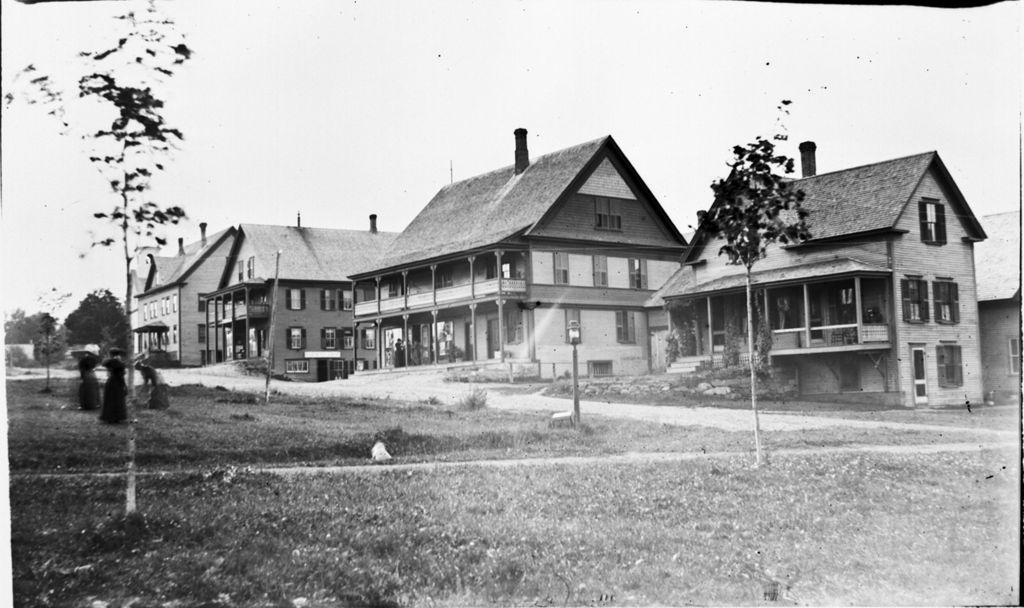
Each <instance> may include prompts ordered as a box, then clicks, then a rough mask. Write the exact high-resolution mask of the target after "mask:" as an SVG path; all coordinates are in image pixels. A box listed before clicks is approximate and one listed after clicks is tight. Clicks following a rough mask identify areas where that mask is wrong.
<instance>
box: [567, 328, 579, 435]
mask: <svg viewBox="0 0 1024 608" xmlns="http://www.w3.org/2000/svg"><path fill="white" fill-rule="evenodd" d="M579 343H580V322H579V321H569V344H572V424H573V426H575V427H577V428H579V426H580V383H579V355H578V354H577V352H576V346H577V345H579Z"/></svg>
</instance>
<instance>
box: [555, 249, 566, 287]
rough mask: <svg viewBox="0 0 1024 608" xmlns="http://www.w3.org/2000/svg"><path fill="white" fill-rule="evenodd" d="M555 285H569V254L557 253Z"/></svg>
mask: <svg viewBox="0 0 1024 608" xmlns="http://www.w3.org/2000/svg"><path fill="white" fill-rule="evenodd" d="M555 284H556V285H568V284H569V254H568V253H563V252H561V251H556V252H555Z"/></svg>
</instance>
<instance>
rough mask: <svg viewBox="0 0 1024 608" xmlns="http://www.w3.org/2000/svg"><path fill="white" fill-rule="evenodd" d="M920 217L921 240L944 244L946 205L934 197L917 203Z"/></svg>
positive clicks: (933, 243)
mask: <svg viewBox="0 0 1024 608" xmlns="http://www.w3.org/2000/svg"><path fill="white" fill-rule="evenodd" d="M918 213H919V215H920V218H921V240H922V241H924V242H925V243H930V244H932V245H945V244H946V207H945V205H943V204H942V203H940V202H939V201H937V200H935V199H930V198H926V199H922V200H921V202H920V203H918Z"/></svg>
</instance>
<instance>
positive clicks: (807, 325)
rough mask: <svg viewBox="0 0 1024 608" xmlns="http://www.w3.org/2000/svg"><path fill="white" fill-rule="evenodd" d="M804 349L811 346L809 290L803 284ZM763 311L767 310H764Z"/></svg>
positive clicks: (805, 284)
mask: <svg viewBox="0 0 1024 608" xmlns="http://www.w3.org/2000/svg"><path fill="white" fill-rule="evenodd" d="M803 287H804V347H805V348H806V347H808V346H810V345H811V290H810V288H809V287H807V283H804V286H803ZM765 310H768V309H767V308H765Z"/></svg>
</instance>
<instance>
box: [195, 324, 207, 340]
mask: <svg viewBox="0 0 1024 608" xmlns="http://www.w3.org/2000/svg"><path fill="white" fill-rule="evenodd" d="M196 337H197V338H196V339H197V341H198V342H199V343H200V344H206V325H203V324H202V323H200V324H199V326H198V327H197V331H196Z"/></svg>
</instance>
